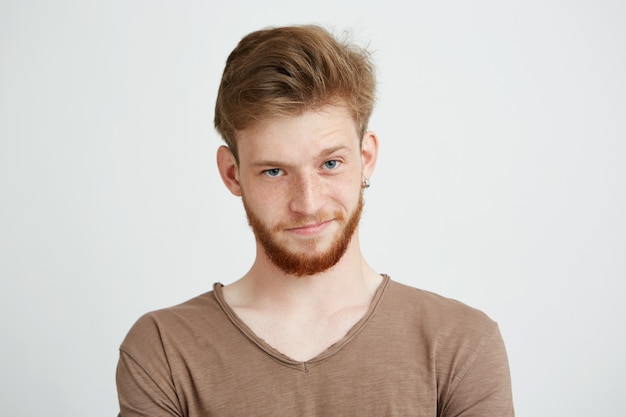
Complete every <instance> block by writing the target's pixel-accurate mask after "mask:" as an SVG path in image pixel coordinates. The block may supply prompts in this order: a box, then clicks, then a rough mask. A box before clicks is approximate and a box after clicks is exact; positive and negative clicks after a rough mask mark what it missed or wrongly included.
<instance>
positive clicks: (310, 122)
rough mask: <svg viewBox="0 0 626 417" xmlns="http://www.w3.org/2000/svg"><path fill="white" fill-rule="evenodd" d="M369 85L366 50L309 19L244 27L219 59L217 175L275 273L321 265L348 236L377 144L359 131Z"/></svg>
mask: <svg viewBox="0 0 626 417" xmlns="http://www.w3.org/2000/svg"><path fill="white" fill-rule="evenodd" d="M374 89H375V79H374V73H373V66H372V64H371V62H370V60H369V54H368V53H367V52H366V51H364V50H363V49H360V48H358V47H356V46H353V45H351V44H349V43H346V42H342V41H339V40H337V39H336V38H334V37H333V36H332V35H331V34H330V33H328V32H327V31H326V30H324V29H322V28H320V27H317V26H296V27H284V28H275V29H266V30H261V31H258V32H253V33H251V34H249V35H248V36H246V37H244V38H243V39H242V40H241V42H240V43H239V44H238V45H237V47H236V48H235V50H234V51H233V52H232V53H231V54H230V56H229V58H228V60H227V63H226V68H225V70H224V74H223V77H222V82H221V84H220V88H219V92H218V97H217V103H216V108H215V126H216V129H217V130H218V132H219V133H220V134H221V135H222V137H223V139H224V140H225V142H226V144H227V147H221V148H220V150H219V151H218V165H219V169H220V174H221V175H222V178H223V179H224V182H225V184H226V185H227V187H228V188H229V189H230V190H231V192H232V193H233V194H235V195H239V196H241V197H242V199H243V203H244V207H245V209H246V214H247V216H248V220H249V223H250V225H251V226H252V229H253V231H254V233H255V236H256V239H257V243H258V245H259V246H260V247H261V248H262V250H263V251H264V252H265V254H266V255H267V257H268V258H269V259H270V260H271V262H272V263H273V264H274V265H276V266H278V267H279V268H280V269H281V270H283V272H285V273H288V274H292V275H299V276H301V275H314V274H317V273H319V272H322V271H325V270H326V269H328V268H331V267H332V266H334V265H335V264H336V263H337V262H338V261H339V259H341V257H342V256H343V255H344V254H345V252H346V250H347V248H348V246H349V245H350V243H351V241H352V237H353V235H354V234H355V231H356V230H357V226H358V223H359V219H360V215H361V210H362V207H363V199H362V189H361V187H360V184H361V182H362V180H363V179H365V178H367V177H369V175H370V174H371V172H372V171H373V168H374V166H375V160H376V155H377V149H378V148H377V143H378V142H377V139H376V137H375V135H374V134H373V133H371V132H367V124H368V121H369V118H370V115H371V113H372V109H373V105H374ZM268 161H269V162H268Z"/></svg>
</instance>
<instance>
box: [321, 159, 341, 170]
mask: <svg viewBox="0 0 626 417" xmlns="http://www.w3.org/2000/svg"><path fill="white" fill-rule="evenodd" d="M339 164H340V162H339V161H337V160H336V159H331V160H330V161H326V162H324V168H328V169H334V168H337V167H338V166H339Z"/></svg>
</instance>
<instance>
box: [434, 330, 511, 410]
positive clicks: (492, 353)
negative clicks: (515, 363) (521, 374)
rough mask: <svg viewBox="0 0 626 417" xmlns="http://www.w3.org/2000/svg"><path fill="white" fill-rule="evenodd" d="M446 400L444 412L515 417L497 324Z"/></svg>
mask: <svg viewBox="0 0 626 417" xmlns="http://www.w3.org/2000/svg"><path fill="white" fill-rule="evenodd" d="M455 379H456V381H455V387H454V388H453V389H452V390H451V391H450V393H449V395H448V398H447V400H446V401H445V402H444V404H443V407H442V410H441V412H442V413H441V416H446V417H448V416H449V417H451V416H455V417H487V416H489V417H513V416H514V415H515V412H514V409H513V399H512V394H511V377H510V372H509V363H508V358H507V355H506V349H505V347H504V342H503V340H502V336H501V334H500V331H499V329H498V327H497V326H495V327H494V330H493V332H492V334H491V335H490V337H489V338H488V339H487V340H486V341H485V343H484V344H483V345H482V346H480V347H479V349H478V350H477V351H476V354H475V356H474V358H473V359H472V362H471V363H469V364H468V367H467V370H466V371H465V373H464V374H461V375H457V376H456V377H455Z"/></svg>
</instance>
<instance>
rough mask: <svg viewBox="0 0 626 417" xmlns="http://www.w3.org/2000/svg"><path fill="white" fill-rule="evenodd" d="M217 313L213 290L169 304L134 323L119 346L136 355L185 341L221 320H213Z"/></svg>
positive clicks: (219, 310) (218, 309) (218, 311)
mask: <svg viewBox="0 0 626 417" xmlns="http://www.w3.org/2000/svg"><path fill="white" fill-rule="evenodd" d="M220 314H222V312H221V309H220V307H219V304H218V303H217V302H216V301H215V297H214V296H213V291H209V292H207V293H204V294H202V295H199V296H197V297H194V298H192V299H190V300H187V301H185V302H183V303H180V304H178V305H175V306H172V307H167V308H163V309H159V310H155V311H151V312H149V313H146V314H144V315H142V316H141V317H140V318H139V319H138V320H137V321H136V322H135V323H134V324H133V326H132V327H131V328H130V330H129V331H128V333H127V335H126V337H125V338H124V341H123V342H122V344H121V346H120V350H121V351H122V352H125V353H127V354H129V355H130V356H135V354H136V353H139V352H144V353H145V352H150V351H155V350H163V349H165V348H167V347H168V346H171V345H174V344H179V343H185V342H187V341H189V340H190V339H195V338H197V337H198V335H199V334H201V333H203V332H206V331H207V330H209V331H211V329H212V328H213V327H215V326H216V325H217V323H223V321H222V320H215V318H216V316H217V315H220ZM153 353H157V352H153Z"/></svg>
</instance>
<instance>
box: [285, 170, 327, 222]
mask: <svg viewBox="0 0 626 417" xmlns="http://www.w3.org/2000/svg"><path fill="white" fill-rule="evenodd" d="M290 193H291V196H290V202H289V209H290V210H291V211H292V212H294V213H298V214H301V215H314V214H316V213H318V212H319V209H320V208H321V206H322V204H323V202H322V198H321V197H322V183H321V181H320V178H318V176H317V175H316V174H315V173H303V174H300V175H298V176H297V177H296V178H294V180H293V184H292V186H291V187H290Z"/></svg>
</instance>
